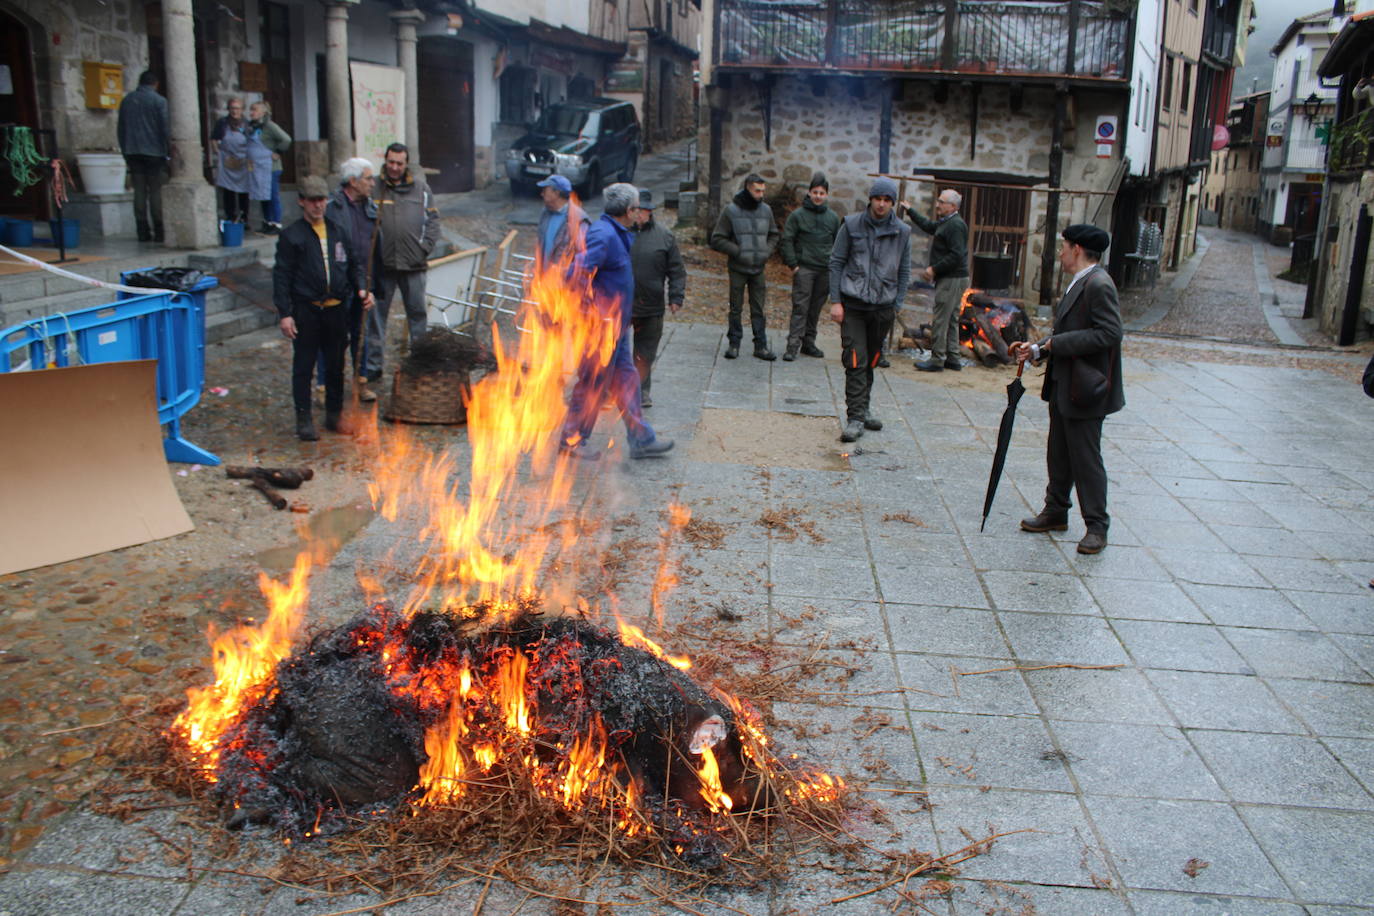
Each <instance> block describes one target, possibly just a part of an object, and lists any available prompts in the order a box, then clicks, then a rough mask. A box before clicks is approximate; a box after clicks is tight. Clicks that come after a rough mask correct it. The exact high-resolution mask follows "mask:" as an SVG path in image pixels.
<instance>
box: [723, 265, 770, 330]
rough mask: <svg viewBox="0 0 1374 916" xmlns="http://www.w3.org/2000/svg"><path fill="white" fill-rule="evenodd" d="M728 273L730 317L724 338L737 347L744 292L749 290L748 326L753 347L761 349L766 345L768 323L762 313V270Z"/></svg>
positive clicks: (742, 326)
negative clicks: (751, 332)
mask: <svg viewBox="0 0 1374 916" xmlns="http://www.w3.org/2000/svg"><path fill="white" fill-rule="evenodd" d="M727 271H728V273H729V274H730V317H729V323H728V324H727V326H726V329H725V339H726V340H727V341H729V342H730V345H731V346H734V347H738V346H739V344H740V341H741V340H742V339H743V338H744V320H743V319H744V292H745V290H746V289H747V290H748V291H749V327H750V329H751V330H752V331H753V334H754V349H755V350H762V349H764V348H766V347H767V346H768V324H767V321H766V319H765V318H764V314H763V302H764V297H765V296H766V295H767V286H766V284H765V283H764V279H763V271H762V270H760V271H759V272H758V273H756V274H742V273H739V272H738V271H734V270H728V268H727Z"/></svg>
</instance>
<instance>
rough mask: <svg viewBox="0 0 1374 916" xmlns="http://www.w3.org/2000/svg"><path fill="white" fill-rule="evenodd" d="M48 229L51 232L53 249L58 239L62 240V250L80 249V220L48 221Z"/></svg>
mask: <svg viewBox="0 0 1374 916" xmlns="http://www.w3.org/2000/svg"><path fill="white" fill-rule="evenodd" d="M48 228H49V229H51V230H52V243H53V247H57V240H58V238H61V239H62V247H64V248H80V247H81V220H79V219H62V220H57V219H50V220H48Z"/></svg>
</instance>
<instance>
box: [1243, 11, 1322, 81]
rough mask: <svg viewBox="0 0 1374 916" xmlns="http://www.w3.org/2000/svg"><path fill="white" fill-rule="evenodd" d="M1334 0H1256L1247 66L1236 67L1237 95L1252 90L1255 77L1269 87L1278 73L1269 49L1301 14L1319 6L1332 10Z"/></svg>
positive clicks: (1246, 58) (1303, 14)
mask: <svg viewBox="0 0 1374 916" xmlns="http://www.w3.org/2000/svg"><path fill="white" fill-rule="evenodd" d="M1330 9H1331V3H1330V2H1327V3H1324V4H1323V3H1321V2H1320V0H1255V31H1253V32H1251V33H1250V40H1249V43H1248V44H1247V45H1246V47H1245V66H1244V67H1242V68H1241V69H1240V70H1237V71H1236V79H1235V82H1234V83H1233V84H1232V92H1231V94H1232V95H1233V96H1236V95H1245V94H1246V93H1248V92H1250V91H1251V89H1250V86H1251V81H1252V80H1258V86H1257V88H1258V89H1268V88H1269V84H1270V82H1271V81H1272V78H1273V75H1274V58H1272V57H1270V56H1269V49H1270V48H1272V47H1273V46H1274V42H1276V41H1278V40H1279V37H1280V36H1281V35H1283V30H1284V29H1286V28H1288V24H1289V23H1290V22H1292V21H1293V20H1294V19H1296V18H1298V17H1299V16H1305V15H1307V14H1308V13H1315V12H1317V11H1318V10H1324V11H1330Z"/></svg>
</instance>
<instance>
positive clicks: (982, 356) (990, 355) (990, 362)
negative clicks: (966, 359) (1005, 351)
mask: <svg viewBox="0 0 1374 916" xmlns="http://www.w3.org/2000/svg"><path fill="white" fill-rule="evenodd" d="M973 355H974V357H975V358H976V359H977V360H978V361H979V362H980V363H982V364H983V365H984V366H997V365H1000V364H1001V361H1000V360H998V359H997V351H996V350H994V349H993V348H992V344H990V343H988V342H987V341H986V340H983V339H982V338H981V337H975V338H974V339H973Z"/></svg>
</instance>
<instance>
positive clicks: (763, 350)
mask: <svg viewBox="0 0 1374 916" xmlns="http://www.w3.org/2000/svg"><path fill="white" fill-rule="evenodd" d="M777 358H778V354H776V353H774V352H773V351H772V350H770V349H768V347H767V345H765V346H762V347H755V348H754V359H761V360H763V361H764V362H767V363H771V362H772V361H773V360H775V359H777Z"/></svg>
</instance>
